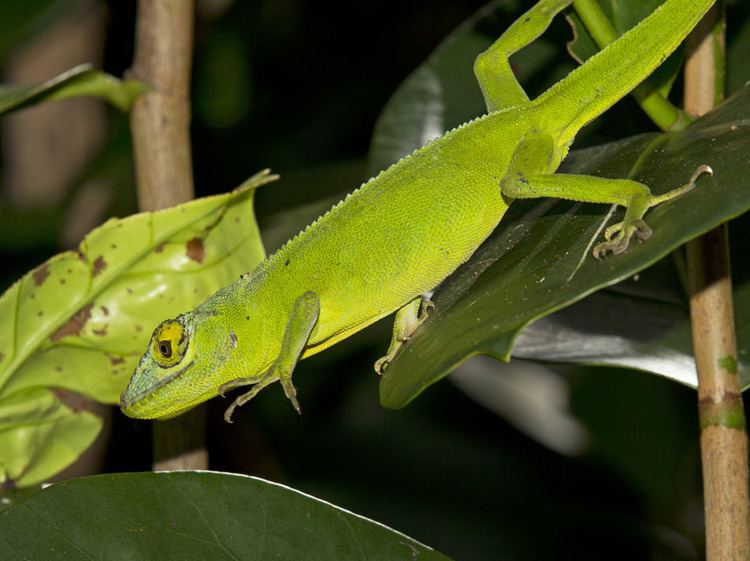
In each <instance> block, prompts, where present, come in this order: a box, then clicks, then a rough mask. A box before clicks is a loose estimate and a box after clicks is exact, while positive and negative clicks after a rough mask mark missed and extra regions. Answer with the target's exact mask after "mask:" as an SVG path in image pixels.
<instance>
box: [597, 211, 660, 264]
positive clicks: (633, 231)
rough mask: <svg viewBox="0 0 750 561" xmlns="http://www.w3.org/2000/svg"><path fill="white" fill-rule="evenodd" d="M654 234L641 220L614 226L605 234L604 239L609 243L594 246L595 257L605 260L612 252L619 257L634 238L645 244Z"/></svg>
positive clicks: (623, 222)
mask: <svg viewBox="0 0 750 561" xmlns="http://www.w3.org/2000/svg"><path fill="white" fill-rule="evenodd" d="M653 233H654V231H653V230H652V229H651V228H649V226H648V224H646V223H645V222H644V221H643V220H641V219H638V220H634V221H632V222H628V223H626V222H625V221H622V222H619V223H617V224H614V225H613V226H610V227H609V228H607V230H606V231H605V232H604V239H605V240H607V241H606V242H602V243H600V244H597V245H595V246H594V251H593V254H594V257H595V258H596V259H603V258H604V257H606V256H607V253H608V252H610V251H611V252H612V254H613V255H619V254H621V253H623V252H624V251H625V250H626V249H627V248H628V245H630V239H631V238H632V237H633V236H635V237H636V239H638V241H641V242H645V241H646V240H647V239H649V238H650V237H651V235H652V234H653ZM613 238H614V239H613Z"/></svg>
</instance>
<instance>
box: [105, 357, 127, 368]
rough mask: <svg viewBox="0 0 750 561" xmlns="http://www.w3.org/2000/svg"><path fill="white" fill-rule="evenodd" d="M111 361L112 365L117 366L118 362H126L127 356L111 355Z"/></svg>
mask: <svg viewBox="0 0 750 561" xmlns="http://www.w3.org/2000/svg"><path fill="white" fill-rule="evenodd" d="M109 363H110V364H111V365H112V366H117V365H118V364H124V363H125V357H124V356H111V357H109Z"/></svg>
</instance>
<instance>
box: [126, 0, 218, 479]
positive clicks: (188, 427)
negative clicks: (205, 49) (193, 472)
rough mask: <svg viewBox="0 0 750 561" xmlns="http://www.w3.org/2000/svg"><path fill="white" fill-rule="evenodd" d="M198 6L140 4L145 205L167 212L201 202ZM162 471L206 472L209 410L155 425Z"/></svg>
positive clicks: (148, 0) (150, 0)
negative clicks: (197, 173)
mask: <svg viewBox="0 0 750 561" xmlns="http://www.w3.org/2000/svg"><path fill="white" fill-rule="evenodd" d="M193 13H194V10H193V0H139V2H138V21H137V23H136V41H135V60H134V61H133V67H132V68H131V70H130V72H129V74H130V76H131V77H133V78H136V79H138V80H140V81H142V82H145V83H146V84H148V85H149V86H151V88H152V90H151V91H150V92H148V93H147V94H145V95H142V96H141V97H139V98H138V99H137V100H136V102H135V104H134V105H133V109H132V112H131V117H130V126H131V129H132V133H133V148H134V153H135V168H136V179H137V183H138V203H139V206H140V208H141V210H159V209H162V208H167V207H170V206H174V205H176V204H179V203H183V202H185V201H189V200H190V199H192V198H193V171H192V161H191V157H190V66H191V62H192V49H193ZM154 458H155V463H154V470H156V471H159V470H164V469H179V468H181V469H205V468H206V467H207V464H208V454H207V452H206V450H205V410H204V409H203V408H201V407H199V408H197V409H194V410H193V411H191V412H190V413H188V414H186V415H183V416H181V417H179V418H177V419H173V420H171V421H167V422H159V423H156V424H155V425H154Z"/></svg>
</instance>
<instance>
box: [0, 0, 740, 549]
mask: <svg viewBox="0 0 750 561" xmlns="http://www.w3.org/2000/svg"><path fill="white" fill-rule="evenodd" d="M198 4H199V7H200V9H199V15H198V17H197V21H196V35H195V60H194V75H193V124H192V142H193V158H194V169H195V185H196V196H205V195H209V194H212V193H220V192H226V191H227V190H230V189H232V188H233V187H235V186H236V185H238V184H239V183H241V182H242V181H243V180H244V179H245V178H247V177H248V176H250V175H252V174H253V173H254V172H256V171H257V170H259V169H262V168H265V167H270V168H272V169H273V170H274V171H276V172H279V173H281V174H282V181H281V182H280V183H277V184H274V185H272V186H269V187H267V188H263V189H262V190H261V191H260V193H259V194H258V196H257V213H258V219H259V221H260V223H261V225H262V226H266V227H270V226H271V225H275V224H278V220H282V219H283V220H287V221H288V220H293V219H289V218H288V217H286V218H284V216H285V215H283V214H282V213H283V211H285V210H289V209H294V208H297V207H299V206H300V205H303V204H306V203H311V202H315V201H320V200H321V199H325V198H327V197H331V196H334V195H338V194H341V193H345V192H346V191H349V190H351V189H353V188H355V187H357V186H358V185H359V184H360V183H361V182H362V181H363V180H365V179H366V171H365V170H366V165H367V151H368V145H369V141H370V137H371V134H372V129H373V125H374V123H375V120H376V118H377V116H378V113H379V112H380V110H381V109H382V108H383V106H384V104H385V103H386V101H387V100H388V98H389V96H390V95H391V93H392V92H393V91H394V89H395V88H396V87H397V86H398V84H399V83H400V82H401V81H402V80H403V79H404V78H405V77H406V76H407V75H408V74H409V73H410V72H411V71H412V70H414V69H415V68H416V67H417V66H418V65H419V64H420V63H421V62H422V61H423V60H424V59H425V57H426V56H427V55H428V54H429V53H430V52H431V51H432V49H434V48H435V46H437V44H438V43H439V42H440V40H441V39H442V38H444V37H445V36H446V35H447V34H448V33H449V32H450V31H451V30H452V29H453V28H454V27H455V26H456V25H458V24H459V23H460V22H461V21H462V20H463V19H465V18H466V17H467V16H469V15H470V14H471V13H473V12H474V11H475V10H476V9H477V8H479V7H480V6H481V5H482V3H481V2H477V1H465V2H453V1H448V0H431V1H426V0H418V1H413V2H408V3H405V2H396V1H393V0H381V1H379V2H367V1H364V2H358V3H351V2H342V1H337V2H310V1H308V2H303V1H302V0H260V1H255V2H245V1H234V2H232V1H231V0H230V1H223V0H221V1H204V2H198ZM506 4H507V5H508V6H509V8H508V23H510V21H512V14H513V13H517V12H516V11H515V8H516V7H517V5H520V4H521V3H520V2H515V3H514V2H507V3H506ZM134 5H135V2H118V1H114V0H113V1H110V2H106V3H100V2H93V1H85V2H78V1H68V2H59V1H58V2H52V1H49V0H47V1H43V0H32V1H29V0H4V2H3V5H2V6H1V7H0V35H2V36H4V37H5V39H3V40H2V41H0V57H1V60H2V64H3V72H4V81H16V77H17V76H18V74H17V73H16V71H15V70H14V69H15V68H16V67H18V65H19V64H20V65H21V66H24V65H25V64H26V63H25V62H18V61H19V59H20V60H21V61H25V60H27V59H23V58H22V57H23V56H25V55H23V54H22V53H23V52H24V50H25V49H28V48H29V47H28V45H29V44H30V43H33V42H34V41H38V40H40V38H43V37H47V38H49V37H52V38H57V37H58V36H59V37H65V36H67V35H76V34H77V35H78V36H79V37H80V36H83V37H87V35H86V34H90V33H93V34H96V33H100V34H101V37H102V40H101V42H100V46H98V47H97V48H96V49H94V52H98V55H97V56H98V57H99V59H98V60H99V62H100V64H101V65H102V66H103V68H104V69H105V70H106V71H108V72H110V73H112V74H114V75H117V76H121V75H122V74H123V73H124V72H125V71H126V69H127V68H128V67H129V65H130V62H131V58H132V50H133V28H134V22H135V8H134ZM97 10H99V11H100V13H101V14H102V15H101V17H100V18H99V19H98V20H97V21H96V22H95V24H94V25H93V26H92V27H89V28H77V27H76V22H77V21H80V20H82V19H85V18H82V17H81V14H84V15H85V14H89V13H91V12H92V11H97ZM71 14H72V15H73V17H71ZM731 21H732V20H730V22H731ZM61 25H62V26H63V27H62V29H63V30H64V31H63V32H57V33H58V34H57V35H55V33H56V32H55V31H54V30H55V29H58V28H59V27H60V26H61ZM65 25H68V26H70V27H64V26H65ZM97 30H98V31H97ZM735 33H738V31H737V30H736V29H733V28H731V27H730V36H731V35H732V34H735ZM568 36H569V31H568V29H567V27H566V25H565V23H564V22H563V21H562V20H561V21H558V22H557V23H556V24H555V25H554V26H553V28H552V29H551V31H550V32H549V34H548V35H547V38H548V39H549V40H550V41H553V42H555V43H556V44H558V45H560V44H562V42H564V41H565V40H566V39H567V38H568ZM84 42H86V41H84ZM93 42H95V41H93V40H92V43H93ZM52 45H53V47H48V48H47V50H46V51H45V49H41V51H42V54H41V55H38V56H37V58H40V59H42V66H44V64H43V63H44V59H45V57H47V58H49V57H51V56H52V55H51V54H45V52H47V53H49V52H50V51H49V49H50V48H51V49H52V51H55V52H59V51H60V50H64V49H66V48H68V47H66V45H65V42H64V41H59V42H53V43H52ZM73 51H75V49H73ZM58 54H59V53H58ZM71 56H75V53H73V55H71ZM32 58H33V57H32ZM95 58H96V57H95ZM78 62H83V60H80V61H78ZM71 65H72V64H70V65H69V66H71ZM572 67H573V66H572V63H571V61H570V60H568V59H566V58H565V55H563V54H561V55H560V57H559V58H558V59H556V62H555V66H554V72H553V71H552V69H551V70H550V72H549V73H548V74H547V75H542V76H540V77H539V78H538V79H537V80H536V81H534V82H533V83H530V84H528V86H529V87H528V91H529V92H531V93H535V92H538V91H541V90H542V89H543V87H544V86H545V85H546V84H547V83H548V82H549V81H550V80H551V77H552V76H553V75H555V74H556V73H559V72H561V71H564V70H566V69H568V68H572ZM59 70H62V69H58V71H59ZM53 74H54V72H50V73H49V74H48V76H47V77H49V76H51V75H53ZM730 78H732V79H734V80H735V82H738V81H739V80H741V78H740V77H732V76H730ZM745 79H746V78H745ZM552 81H554V80H552ZM94 103H96V102H94ZM631 104H632V102H631V101H625V102H623V104H621V106H619V107H617V108H615V110H614V111H613V113H612V114H611V115H609V116H608V117H607V119H606V120H604V121H603V123H601V124H598V125H597V126H596V127H591V128H590V129H589V130H587V131H585V132H584V134H582V135H581V138H580V142H579V143H578V144H577V145H578V146H582V145H587V144H592V143H597V142H601V141H603V140H606V139H613V138H620V137H622V136H626V135H629V134H634V133H636V132H642V131H647V130H653V127H652V126H651V125H650V124H649V122H648V121H647V120H646V119H645V118H643V117H640V116H637V117H635V118H634V117H633V115H634V114H635V115H638V114H637V113H634V112H633V107H632V105H631ZM82 115H83V116H82V117H81V120H82V121H85V120H87V119H90V118H91V117H89V116H88V114H82ZM98 115H99V116H100V118H101V119H102V124H103V131H104V132H103V133H100V136H99V139H98V144H97V143H94V148H92V149H90V152H91V154H90V156H89V157H87V158H83V162H82V164H81V165H80V166H79V167H78V169H75V170H73V171H70V172H69V173H68V175H67V176H66V177H65V178H61V180H60V181H58V182H55V181H50V184H51V185H52V187H50V191H49V193H48V194H47V195H44V196H43V197H41V199H37V200H31V201H29V200H27V199H26V198H25V196H24V193H25V192H26V190H27V187H26V186H25V185H24V184H23V181H21V182H20V183H19V181H20V180H18V179H17V177H18V176H17V174H16V175H13V174H12V173H11V172H10V171H9V170H12V169H15V168H13V166H18V165H19V164H18V163H17V162H15V161H11V159H12V158H14V157H15V156H13V154H12V153H11V152H12V151H9V150H10V149H9V146H10V145H14V146H15V145H17V144H15V142H16V137H15V136H14V135H16V134H17V131H16V130H15V129H12V128H8V127H5V126H4V127H3V129H2V133H1V134H2V141H3V148H4V151H3V160H2V163H1V165H2V171H3V190H2V199H0V212H2V220H0V223H1V224H0V259H1V260H2V261H1V262H2V272H1V273H0V283H2V285H3V286H8V285H9V284H10V283H11V282H13V281H14V280H15V279H16V278H17V277H18V276H20V275H21V274H23V273H24V272H25V271H26V270H28V269H30V268H32V267H33V266H35V265H37V264H38V263H40V262H41V261H43V260H44V259H46V258H48V257H49V256H50V255H52V254H53V253H55V252H57V251H59V250H60V249H62V248H65V247H69V246H71V245H73V244H75V243H76V242H77V239H76V233H75V231H73V232H71V224H76V223H81V222H82V221H83V222H84V223H85V221H84V220H83V219H82V218H81V216H85V218H86V220H88V221H89V222H88V223H90V227H93V226H94V225H96V224H97V223H100V222H101V221H103V220H104V219H105V218H106V217H107V216H111V215H117V216H123V215H126V214H129V213H132V212H135V210H136V206H135V195H134V188H133V174H132V160H131V154H130V147H129V136H128V132H127V119H126V117H124V116H122V115H119V114H117V113H116V112H115V111H113V110H109V109H106V110H104V111H103V112H100V113H99V114H98ZM51 120H54V117H52V118H51ZM50 126H52V127H54V125H50ZM41 130H45V129H41ZM37 142H39V143H47V144H49V145H50V146H49V151H48V152H49V153H50V154H51V155H52V156H55V155H59V154H60V151H62V150H63V148H64V146H63V145H64V144H65V137H64V135H63V136H62V137H55V136H54V135H53V134H49V135H45V134H44V133H43V132H42V133H41V136H40V137H39V140H38V141H37ZM34 146H35V145H34V144H32V149H33V147H34ZM60 157H62V156H60ZM37 165H38V166H40V167H44V166H46V165H47V162H46V161H37ZM92 181H93V182H94V185H95V186H94V187H93V188H92V187H91V185H92ZM91 193H94V195H91ZM105 195H106V196H105ZM102 196H103V197H104V199H105V200H106V204H100V203H96V204H94V202H90V201H97V200H98V199H96V197H99V198H100V199H101V197H102ZM87 197H88V198H87ZM97 205H98V206H97ZM80 208H82V209H84V210H82V211H81V210H80ZM75 209H79V210H75ZM87 209H88V210H87ZM92 209H93V210H92ZM77 212H82V213H83V214H76V213H77ZM280 216H281V217H282V218H279V217H280ZM303 225H304V223H300V224H295V225H294V227H299V228H301V227H302V226H303ZM284 228H286V229H289V228H291V226H289V224H286V225H285V226H284ZM78 239H80V237H79V238H78ZM390 323H391V320H390V319H389V320H386V321H385V322H380V323H379V324H378V325H376V326H374V327H372V328H370V329H368V330H366V331H365V332H363V333H360V334H358V335H357V336H355V337H354V338H352V340H350V341H347V342H346V343H345V344H341V345H337V346H336V347H334V348H332V349H330V350H329V351H326V352H325V353H322V354H320V355H317V356H315V357H313V358H311V359H309V360H306V361H304V362H303V363H301V364H300V365H299V367H298V369H297V370H296V373H295V381H296V384H297V387H298V390H299V395H300V399H301V403H302V406H303V408H304V415H302V416H301V417H300V416H297V415H296V413H295V412H294V411H293V409H292V408H291V407H290V405H289V404H288V402H287V401H286V399H285V398H284V396H283V394H282V392H281V390H280V388H278V387H271V388H269V389H268V390H266V391H265V392H263V393H262V394H261V395H260V396H259V397H258V398H257V399H256V400H254V401H253V402H252V403H251V404H250V405H249V406H246V407H244V408H243V409H241V410H239V411H238V412H237V414H236V415H235V424H234V425H231V426H229V425H226V424H225V423H224V422H223V420H222V413H223V409H224V408H225V407H226V405H227V402H226V401H222V400H220V399H217V400H213V401H212V402H211V403H209V407H208V409H209V411H208V417H209V446H210V458H211V467H212V468H213V469H217V470H225V471H235V472H242V473H250V474H253V475H259V476H261V477H265V478H269V479H273V480H276V481H281V482H284V483H286V484H288V485H290V486H292V487H294V488H296V489H299V490H302V491H305V492H308V493H311V494H313V495H315V496H318V497H320V498H323V499H326V500H328V501H331V502H333V503H335V504H337V505H340V506H342V507H344V508H347V509H350V510H352V511H354V512H356V513H359V514H362V515H364V516H367V517H371V518H373V519H375V520H378V521H380V522H382V523H384V524H386V525H389V526H391V527H393V528H395V529H397V530H400V531H402V532H404V533H406V534H409V535H411V536H413V537H414V538H416V539H418V540H420V541H422V542H424V543H426V544H428V545H431V546H433V547H435V548H437V549H439V550H441V551H442V552H444V553H445V554H447V555H449V556H452V557H454V558H456V559H458V560H480V559H486V560H490V559H515V560H523V559H529V560H531V559H547V558H551V557H553V556H554V557H556V558H577V559H601V558H603V557H606V558H608V559H658V560H670V559H700V558H702V555H703V553H702V550H703V544H702V541H701V540H702V503H701V495H700V464H699V448H698V440H697V438H698V422H697V413H696V404H695V395H694V392H693V391H692V390H689V389H687V388H684V387H681V386H678V385H676V384H674V383H673V382H669V381H666V380H663V379H660V378H657V377H654V376H651V375H648V374H643V373H638V372H633V371H624V370H617V369H597V368H583V367H581V368H570V367H568V368H565V369H554V370H551V371H549V372H547V374H546V376H548V377H551V378H553V379H554V380H557V383H558V386H559V387H561V388H563V389H564V391H563V393H562V394H560V395H561V396H562V398H563V399H564V401H565V403H564V404H563V409H564V410H565V411H566V412H567V413H568V414H569V415H571V416H572V417H573V418H574V419H576V420H577V422H578V423H579V426H580V427H581V428H582V429H583V430H584V431H585V433H586V435H587V440H586V443H585V445H583V446H582V447H580V448H579V449H578V450H576V451H570V450H569V451H568V452H567V453H560V452H555V451H552V450H551V449H550V448H548V447H546V446H545V445H543V444H541V443H539V442H538V440H537V439H534V438H532V437H531V436H528V435H527V433H529V432H531V433H533V431H528V430H526V431H524V432H522V431H520V430H518V429H517V428H515V427H514V425H513V424H511V423H510V422H508V421H506V420H505V417H504V416H503V415H499V414H497V413H496V412H493V411H491V410H489V409H486V408H485V407H483V406H482V405H479V404H478V403H476V402H475V401H473V400H472V399H471V398H469V397H467V396H466V395H465V394H464V393H463V392H462V391H460V390H459V389H458V388H457V387H456V386H455V385H454V384H453V383H451V381H450V380H446V381H443V382H441V383H439V384H438V385H436V386H434V387H432V388H431V389H430V390H429V391H427V392H426V393H424V394H423V395H422V396H421V397H420V398H419V399H417V400H416V401H415V402H413V403H412V404H411V405H410V406H408V407H407V408H406V409H404V410H402V411H389V410H384V409H382V408H381V407H380V406H379V405H378V400H377V399H378V398H377V385H378V379H377V377H376V375H375V374H374V372H373V370H372V363H373V362H374V360H375V359H376V358H377V357H379V356H380V355H381V354H382V352H383V351H384V349H385V348H386V347H387V341H388V337H389V329H390ZM469 368H471V365H469ZM498 368H499V367H498ZM501 375H503V372H502V371H498V376H501ZM528 391H530V392H533V391H534V389H533V387H529V388H528ZM566 392H567V393H569V400H568V399H567V397H566ZM531 397H532V398H533V397H534V395H531ZM501 412H502V411H501ZM514 424H516V425H517V424H518V422H517V421H516V422H514ZM150 449H151V444H150V425H149V424H148V423H144V422H136V421H131V420H127V419H125V418H124V417H122V416H121V415H120V414H119V412H116V413H115V417H114V425H113V431H112V434H111V437H110V443H109V447H108V452H107V464H106V466H105V467H104V469H105V470H106V471H131V470H145V469H149V467H150V463H151V454H150ZM574 452H575V453H574Z"/></svg>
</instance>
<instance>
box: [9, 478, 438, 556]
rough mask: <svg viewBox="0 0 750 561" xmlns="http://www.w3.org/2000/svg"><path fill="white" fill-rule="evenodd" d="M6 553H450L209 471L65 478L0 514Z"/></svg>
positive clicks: (308, 500) (279, 490)
mask: <svg viewBox="0 0 750 561" xmlns="http://www.w3.org/2000/svg"><path fill="white" fill-rule="evenodd" d="M0 535H3V536H6V539H5V540H4V542H5V543H4V545H3V546H2V550H3V560H4V561H21V560H27V559H34V561H52V560H65V561H75V560H78V559H80V560H82V561H83V560H86V561H90V560H91V559H108V560H110V561H117V560H120V559H121V560H130V559H143V560H146V559H153V560H156V559H172V560H175V561H178V560H185V561H194V560H196V559H200V560H201V561H210V560H221V559H227V560H233V561H239V560H243V561H255V560H257V561H267V560H270V559H274V560H279V561H281V560H284V559H288V560H290V561H298V560H300V559H314V560H315V561H328V560H331V561H333V560H337V561H338V560H343V559H345V560H347V561H350V560H351V561H354V560H358V559H359V560H363V561H364V560H368V561H376V560H383V561H396V560H398V559H403V560H404V561H411V560H414V559H423V560H425V561H429V560H434V561H439V560H443V561H445V560H447V559H448V558H447V557H445V556H443V555H441V554H439V553H437V552H435V551H433V550H432V549H430V548H428V547H426V546H424V545H422V544H420V543H418V542H416V541H414V540H412V539H411V538H408V537H406V536H404V535H403V534H400V533H398V532H395V531H393V530H391V529H389V528H386V527H385V526H382V525H381V524H378V523H375V522H372V521H371V520H367V519H365V518H362V517H361V516H357V515H356V514H352V513H350V512H347V511H345V510H342V509H340V508H338V507H335V506H333V505H331V504H329V503H326V502H323V501H320V500H318V499H315V498H313V497H310V496H309V495H304V494H302V493H299V492H298V491H294V490H292V489H289V488H287V487H283V486H281V485H278V484H275V483H269V482H267V481H263V480H260V479H255V478H251V477H245V476H239V475H230V474H221V473H211V472H192V473H190V472H185V473H137V474H135V473H134V474H118V475H102V476H97V477H88V478H83V479H78V480H73V481H67V482H65V483H59V484H57V485H53V486H52V487H49V488H47V489H46V490H44V491H41V492H40V493H38V494H36V495H34V496H32V497H30V498H28V499H27V500H25V501H22V502H20V503H19V504H17V505H15V506H13V507H11V508H9V509H8V510H6V511H4V512H2V513H0Z"/></svg>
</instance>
